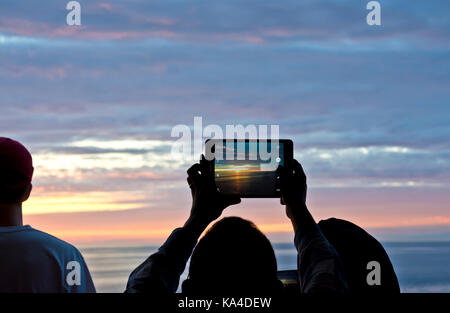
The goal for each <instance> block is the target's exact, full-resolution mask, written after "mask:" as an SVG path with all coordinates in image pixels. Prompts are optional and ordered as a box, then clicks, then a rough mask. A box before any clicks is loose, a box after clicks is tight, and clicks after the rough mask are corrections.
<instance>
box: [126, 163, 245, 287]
mask: <svg viewBox="0 0 450 313" xmlns="http://www.w3.org/2000/svg"><path fill="white" fill-rule="evenodd" d="M187 180H188V184H189V187H190V188H191V194H192V208H191V214H190V216H189V218H188V220H187V221H186V223H185V224H184V226H183V227H181V228H177V229H175V230H174V231H173V232H172V234H171V235H170V237H169V238H168V239H167V240H166V242H165V243H164V244H163V245H162V246H161V248H159V250H158V252H156V253H154V254H153V255H151V256H150V257H149V258H148V259H147V260H145V261H144V263H142V264H141V265H139V266H138V267H137V268H136V269H135V270H134V271H133V272H132V273H131V275H130V277H129V279H128V284H127V288H126V290H125V292H129V293H141V292H152V293H155V294H172V293H174V292H176V290H177V288H178V284H179V280H180V276H181V274H182V273H183V271H184V268H185V267H186V263H187V261H188V259H189V257H190V255H191V253H192V250H193V249H194V247H195V245H196V244H197V241H198V238H199V237H200V235H201V234H202V233H203V231H204V230H205V229H206V228H207V227H208V225H209V224H210V223H211V222H212V221H214V220H215V219H217V218H218V217H219V216H220V215H221V214H222V211H223V210H224V209H225V208H226V207H228V206H229V205H232V204H237V203H239V202H240V199H239V198H238V197H229V196H223V195H221V194H219V192H218V191H217V189H216V187H215V184H214V178H213V176H212V173H211V167H210V163H208V162H207V161H206V160H205V159H204V158H202V161H201V162H200V164H194V165H193V166H192V167H191V168H190V169H189V170H188V178H187Z"/></svg>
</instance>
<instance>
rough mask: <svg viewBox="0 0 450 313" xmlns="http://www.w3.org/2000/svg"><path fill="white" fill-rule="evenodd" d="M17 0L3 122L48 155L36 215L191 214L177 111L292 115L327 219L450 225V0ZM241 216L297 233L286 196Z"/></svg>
mask: <svg viewBox="0 0 450 313" xmlns="http://www.w3.org/2000/svg"><path fill="white" fill-rule="evenodd" d="M67 2H68V1H17V0H2V1H1V2H0V136H4V137H11V138H14V139H16V140H19V141H21V142H22V143H23V144H24V145H26V146H27V147H28V148H29V150H30V151H31V153H32V154H33V157H34V163H35V177H34V181H33V184H34V191H33V194H32V197H31V199H30V200H29V201H28V202H26V203H25V205H24V213H25V218H24V221H25V223H27V224H31V225H32V226H34V227H36V228H39V229H41V230H43V231H46V232H49V233H52V234H54V235H56V236H58V237H60V238H62V239H65V240H69V241H71V242H74V243H79V244H95V243H98V242H103V243H114V244H115V243H126V244H141V243H151V244H157V243H161V242H162V240H164V238H165V237H166V236H167V235H168V234H169V233H170V231H171V230H172V229H173V228H175V227H178V226H181V225H182V224H183V222H184V220H185V219H186V218H187V216H188V214H189V208H190V205H191V200H190V192H189V188H188V186H187V183H186V169H187V168H189V166H190V164H191V163H192V161H189V160H186V161H183V160H180V159H177V158H174V156H173V155H172V154H171V148H172V145H173V143H174V141H175V140H176V139H177V138H172V137H171V130H172V128H173V127H174V126H175V125H177V124H186V125H188V126H190V127H191V126H192V125H193V122H194V116H199V117H202V119H203V124H204V125H207V124H217V125H220V126H223V127H224V126H225V125H227V124H243V125H248V124H256V125H260V124H264V125H272V124H275V125H279V129H280V137H281V138H286V139H292V140H293V142H294V150H295V158H296V159H297V160H299V162H301V163H302V165H303V167H304V169H305V172H306V174H307V176H308V186H309V189H308V190H309V193H308V206H309V208H310V210H311V212H312V214H313V216H314V217H315V218H316V219H317V220H320V219H322V218H328V217H338V218H344V219H349V220H351V221H353V222H355V223H357V224H358V225H360V226H362V227H365V228H367V229H368V230H369V231H370V232H371V233H372V234H374V235H376V236H377V238H379V239H381V240H414V241H416V240H450V205H449V203H450V140H449V138H450V88H449V86H450V40H449V38H450V18H449V16H448V13H449V12H450V2H449V1H444V0H443V1H425V0H422V1H380V3H381V5H382V25H381V26H368V25H367V24H366V14H367V13H368V11H367V10H366V4H367V2H368V1H360V0H356V1H355V0H353V1H342V0H339V1H331V0H329V1H318V0H309V1H299V0H286V1H282V2H279V1H270V0H227V1H224V0H214V1H204V0H202V1H199V0H193V1H181V0H175V1H173V0H158V1H154V0H150V1H147V0H128V1H96V0H89V1H86V0H85V1H83V0H80V1H79V2H80V3H81V11H82V13H81V21H82V26H79V27H71V26H68V25H66V14H67V13H68V11H67V10H66V9H65V6H66V3H67ZM225 215H239V216H242V217H244V218H248V219H251V220H253V221H254V222H256V223H257V225H258V226H260V228H261V229H262V230H263V231H264V232H266V233H267V234H268V235H269V237H270V238H271V239H272V240H273V241H286V240H290V239H291V238H292V237H293V234H292V233H291V226H290V225H289V223H288V220H287V218H286V217H285V213H284V208H283V207H282V206H281V205H280V204H279V201H277V200H276V199H271V200H244V201H243V202H242V203H241V204H239V205H238V206H235V207H232V208H229V209H228V210H227V211H226V213H225Z"/></svg>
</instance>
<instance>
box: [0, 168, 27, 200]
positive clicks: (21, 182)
mask: <svg viewBox="0 0 450 313" xmlns="http://www.w3.org/2000/svg"><path fill="white" fill-rule="evenodd" d="M26 181H27V178H26V177H25V175H23V174H22V173H19V172H17V171H12V170H0V203H16V202H20V201H21V200H22V198H23V196H24V194H25V192H26V191H27V189H28V187H29V184H28V183H25V182H26Z"/></svg>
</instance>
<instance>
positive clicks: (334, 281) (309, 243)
mask: <svg viewBox="0 0 450 313" xmlns="http://www.w3.org/2000/svg"><path fill="white" fill-rule="evenodd" d="M279 174H280V187H281V193H282V198H281V203H282V204H285V205H286V214H287V216H288V217H289V219H290V220H291V222H292V226H293V228H294V232H295V239H294V243H295V247H296V248H297V252H298V275H299V282H300V291H301V292H302V293H314V292H332V293H342V292H345V291H346V289H347V284H346V282H345V279H344V274H343V269H342V264H341V261H340V259H339V256H338V255H337V253H336V250H335V249H334V248H333V246H332V245H331V244H330V243H329V242H328V240H327V239H326V238H325V236H324V235H323V234H322V232H321V231H320V228H319V226H318V225H317V224H316V222H315V221H314V218H313V217H312V215H311V213H310V212H309V211H308V208H307V207H306V191H307V185H306V175H305V173H304V171H303V168H302V166H301V165H300V163H298V162H297V161H296V160H294V162H293V164H292V166H290V167H280V168H279Z"/></svg>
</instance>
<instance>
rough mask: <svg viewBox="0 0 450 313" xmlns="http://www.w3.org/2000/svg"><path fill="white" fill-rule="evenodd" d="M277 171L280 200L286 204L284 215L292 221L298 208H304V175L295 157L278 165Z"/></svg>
mask: <svg viewBox="0 0 450 313" xmlns="http://www.w3.org/2000/svg"><path fill="white" fill-rule="evenodd" d="M277 172H278V175H279V176H280V190H281V199H280V201H281V204H285V205H286V215H287V216H288V217H289V218H290V219H291V221H292V222H293V223H294V222H295V220H296V219H297V218H298V217H299V216H300V215H301V214H300V213H301V212H300V210H305V209H306V190H307V185H306V175H305V172H304V171H303V168H302V166H301V165H300V163H298V161H297V160H295V159H294V160H293V162H292V164H290V165H289V164H288V165H286V166H279V167H278V169H277ZM294 228H295V225H294Z"/></svg>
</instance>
